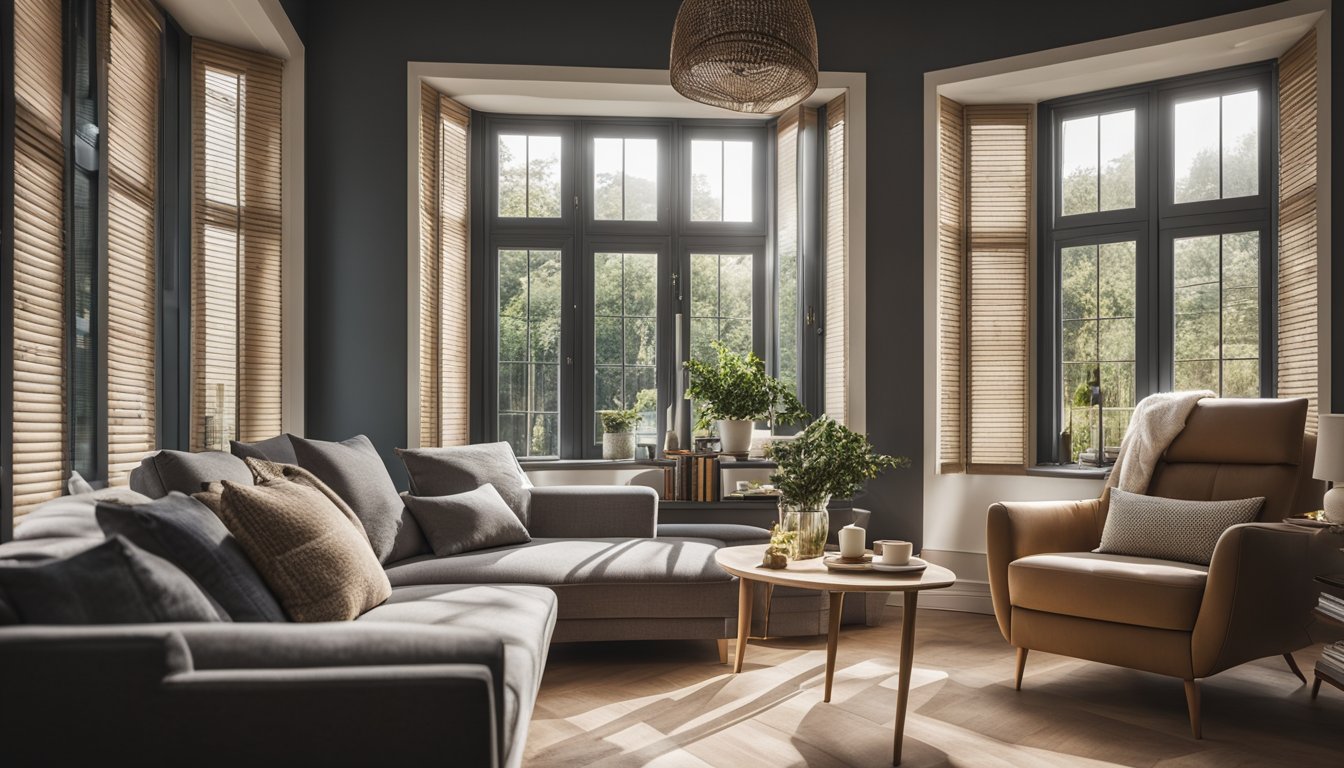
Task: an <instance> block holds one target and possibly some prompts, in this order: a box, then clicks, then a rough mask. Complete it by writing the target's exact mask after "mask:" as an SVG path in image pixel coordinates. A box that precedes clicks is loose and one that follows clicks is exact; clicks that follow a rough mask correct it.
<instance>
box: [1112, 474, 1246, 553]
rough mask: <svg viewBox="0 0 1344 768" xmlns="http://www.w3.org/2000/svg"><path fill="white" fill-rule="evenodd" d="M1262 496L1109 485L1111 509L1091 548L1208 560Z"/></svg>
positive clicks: (1113, 551) (1243, 520)
mask: <svg viewBox="0 0 1344 768" xmlns="http://www.w3.org/2000/svg"><path fill="white" fill-rule="evenodd" d="M1264 504H1265V497H1264V496H1256V497H1254V498H1250V499H1232V500H1229V501H1186V500H1184V499H1168V498H1163V497H1161V496H1144V495H1143V494H1139V493H1128V492H1126V491H1122V490H1120V489H1119V488H1112V489H1111V504H1110V509H1109V510H1108V511H1107V513H1106V525H1105V526H1103V528H1102V531H1101V546H1099V547H1097V548H1096V549H1094V550H1092V551H1093V552H1099V553H1105V554H1110V555H1129V556H1131V557H1153V558H1158V559H1160V560H1177V561H1180V562H1182V563H1194V564H1196V565H1208V564H1209V561H1210V560H1212V559H1213V550H1214V549H1215V548H1216V547H1217V546H1218V539H1220V538H1222V536H1223V532H1224V531H1226V530H1227V529H1228V528H1231V527H1232V526H1234V525H1240V524H1241V523H1249V522H1253V521H1254V520H1255V518H1256V516H1258V515H1259V514H1260V508H1261V507H1262V506H1264Z"/></svg>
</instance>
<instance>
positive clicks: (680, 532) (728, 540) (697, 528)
mask: <svg viewBox="0 0 1344 768" xmlns="http://www.w3.org/2000/svg"><path fill="white" fill-rule="evenodd" d="M658 538H660V539H673V538H693V539H714V540H715V541H721V542H723V543H724V545H725V546H729V547H736V546H739V545H742V544H768V543H770V531H767V530H766V529H764V528H757V527H756V526H754V525H737V524H734V523H659V524H658Z"/></svg>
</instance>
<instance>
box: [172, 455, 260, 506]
mask: <svg viewBox="0 0 1344 768" xmlns="http://www.w3.org/2000/svg"><path fill="white" fill-rule="evenodd" d="M151 464H152V466H153V468H154V472H155V474H156V475H157V480H158V484H157V485H158V487H160V488H162V489H163V495H165V496H166V495H167V494H169V493H171V492H172V491H178V492H180V493H185V494H187V495H188V496H190V495H191V494H193V493H196V492H197V491H200V490H201V489H202V488H204V487H205V486H207V485H209V484H210V483H220V482H223V481H225V480H228V481H230V482H234V483H250V482H252V472H251V470H249V469H248V468H247V465H246V464H244V463H243V460H242V459H240V458H238V457H237V456H234V455H233V454H231V453H225V452H224V451H202V452H200V453H187V452H186V451H159V452H158V453H156V454H154V456H153V461H152V462H151ZM150 485H154V483H152V482H151V483H150ZM149 495H153V494H149Z"/></svg>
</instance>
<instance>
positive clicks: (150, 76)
mask: <svg viewBox="0 0 1344 768" xmlns="http://www.w3.org/2000/svg"><path fill="white" fill-rule="evenodd" d="M108 5H109V6H110V7H109V8H108V11H109V13H108V14H107V16H106V17H105V18H106V19H107V23H106V24H105V25H103V29H102V30H101V31H102V32H103V36H102V39H103V42H104V46H103V50H105V51H106V52H107V174H108V195H107V209H108V210H107V399H108V401H107V418H108V425H107V473H108V478H107V479H108V483H109V484H110V485H117V484H124V482H125V480H126V477H127V476H128V475H129V473H130V471H131V470H132V469H134V468H135V466H136V465H137V464H138V463H139V462H140V459H142V458H143V457H144V456H145V454H147V453H149V452H150V451H152V450H154V448H155V447H156V444H157V442H158V440H157V432H156V427H155V414H156V405H155V399H156V393H157V376H156V366H155V360H156V356H157V332H156V329H157V327H158V322H157V297H158V290H157V279H156V276H157V274H158V270H157V261H158V259H157V232H158V216H157V201H158V177H159V164H158V160H159V157H158V155H159V149H158V148H159V133H160V121H159V81H160V68H159V55H160V54H159V51H160V45H161V42H160V38H161V36H162V33H163V22H162V19H161V17H160V16H159V12H158V11H157V10H156V9H155V8H154V6H153V5H152V4H150V3H149V2H148V0H110V3H109V4H108Z"/></svg>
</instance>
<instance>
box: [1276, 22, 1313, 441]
mask: <svg viewBox="0 0 1344 768" xmlns="http://www.w3.org/2000/svg"><path fill="white" fill-rule="evenodd" d="M1316 143H1317V136H1316V31H1315V30H1312V31H1311V32H1308V33H1307V35H1306V36H1305V37H1303V38H1302V39H1301V40H1299V41H1298V42H1297V43H1296V44H1295V45H1293V47H1292V48H1290V49H1288V52H1287V53H1285V54H1284V55H1283V57H1282V58H1280V59H1279V264H1278V271H1279V274H1278V305H1279V306H1278V342H1279V343H1278V350H1277V355H1278V366H1277V367H1278V394H1279V397H1305V398H1307V402H1308V405H1307V431H1309V432H1315V431H1316V423H1317V413H1318V412H1319V409H1318V401H1317V393H1318V388H1319V384H1318V382H1319V376H1320V364H1319V351H1318V345H1319V339H1318V332H1317V317H1318V312H1319V305H1318V302H1317V290H1318V280H1319V275H1318V272H1317V269H1318V267H1317V264H1318V255H1317V248H1316V205H1317V201H1316V194H1317V189H1316V158H1317V151H1316Z"/></svg>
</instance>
